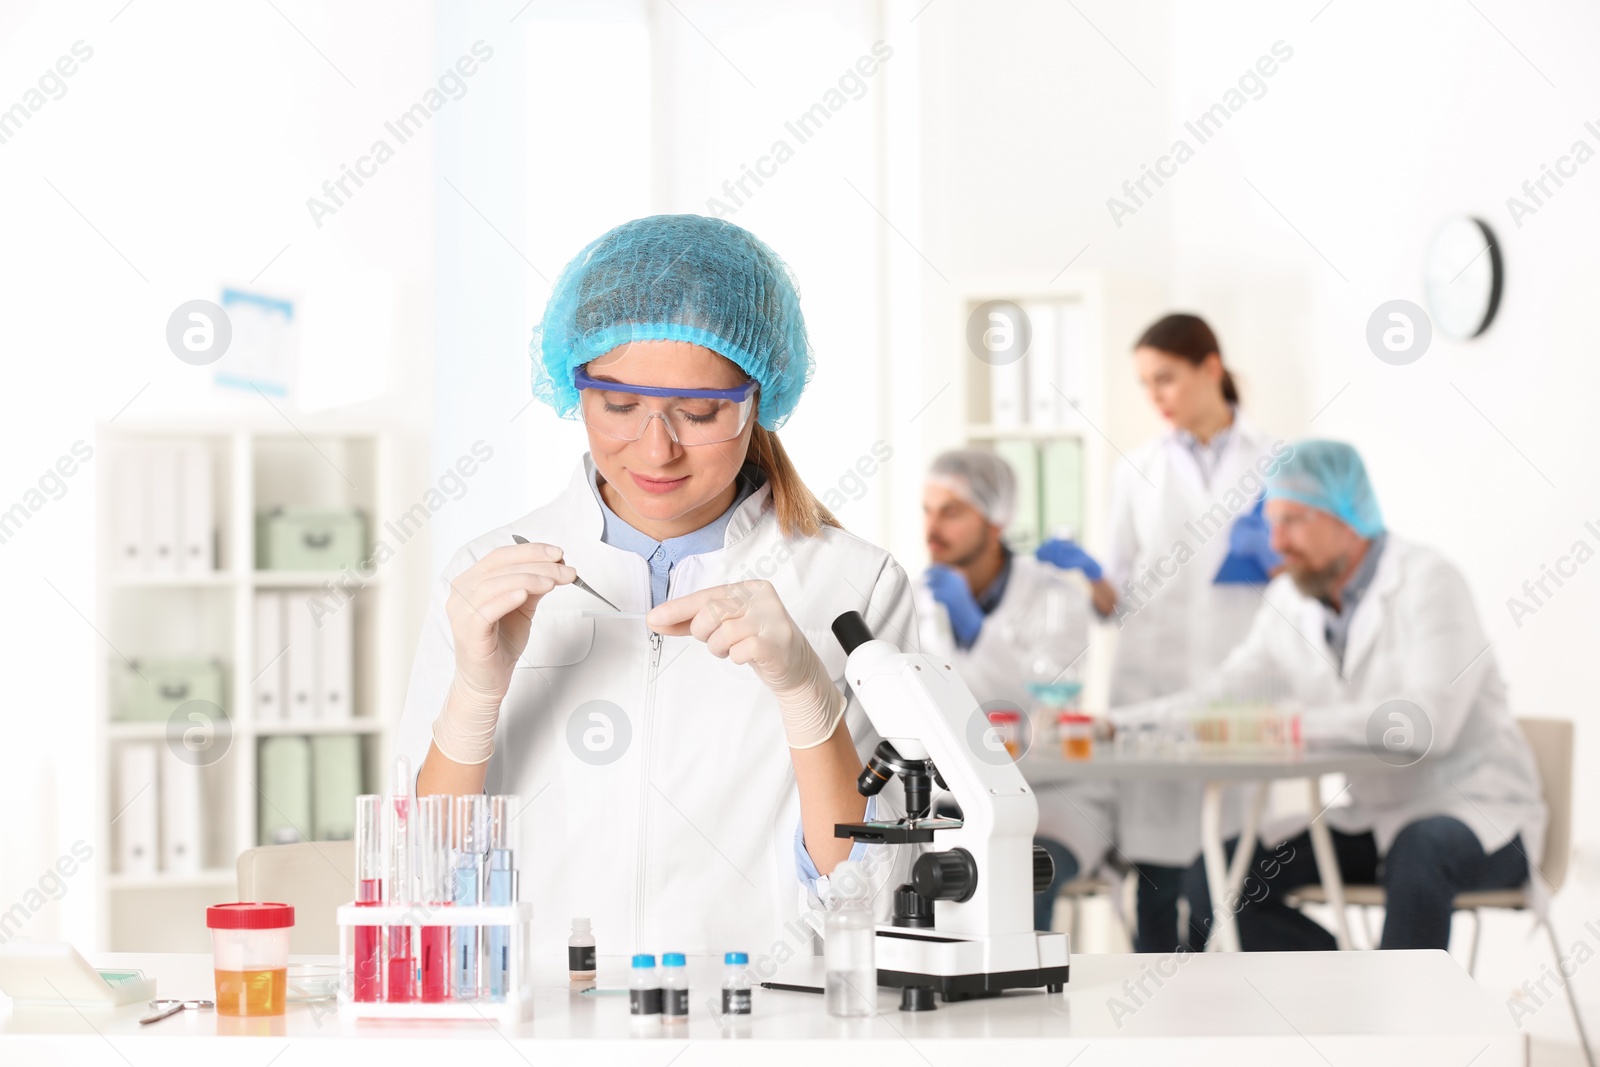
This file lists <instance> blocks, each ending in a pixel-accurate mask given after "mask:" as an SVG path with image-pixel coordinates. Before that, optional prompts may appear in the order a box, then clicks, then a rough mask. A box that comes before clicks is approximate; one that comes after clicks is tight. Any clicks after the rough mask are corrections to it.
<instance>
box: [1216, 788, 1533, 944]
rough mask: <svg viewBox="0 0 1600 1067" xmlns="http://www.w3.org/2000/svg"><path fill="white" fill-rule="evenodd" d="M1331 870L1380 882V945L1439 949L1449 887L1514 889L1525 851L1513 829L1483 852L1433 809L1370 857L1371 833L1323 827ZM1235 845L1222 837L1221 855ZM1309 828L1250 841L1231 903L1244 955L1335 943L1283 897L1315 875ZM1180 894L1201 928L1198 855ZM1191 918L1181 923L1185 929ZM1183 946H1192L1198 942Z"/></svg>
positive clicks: (1524, 874)
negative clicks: (1328, 836)
mask: <svg viewBox="0 0 1600 1067" xmlns="http://www.w3.org/2000/svg"><path fill="white" fill-rule="evenodd" d="M1332 837H1333V851H1334V855H1335V856H1336V857H1337V859H1338V863H1339V874H1340V876H1341V877H1342V878H1343V879H1344V880H1345V881H1346V882H1348V883H1351V884H1357V885H1374V884H1376V885H1382V886H1383V889H1384V895H1385V898H1386V905H1385V915H1384V921H1383V940H1382V942H1381V943H1380V945H1379V947H1380V948H1441V949H1442V948H1448V947H1449V945H1450V918H1451V915H1452V914H1453V908H1452V902H1453V901H1454V900H1455V898H1456V894H1458V893H1468V892H1476V891H1479V890H1485V889H1515V888H1516V887H1517V886H1520V885H1522V884H1523V883H1524V882H1526V881H1527V880H1528V858H1527V856H1526V855H1524V854H1523V851H1522V838H1521V836H1520V835H1519V836H1517V837H1514V838H1512V839H1511V841H1510V842H1509V843H1508V844H1506V845H1504V846H1502V847H1501V848H1499V849H1497V850H1496V851H1495V852H1493V853H1486V852H1484V850H1483V846H1482V845H1480V844H1479V843H1478V837H1477V835H1476V834H1474V833H1473V832H1472V831H1471V830H1470V829H1468V828H1467V825H1466V824H1465V823H1463V822H1462V821H1461V820H1460V819H1457V818H1454V817H1453V816H1449V815H1434V816H1430V817H1429V818H1426V819H1418V820H1417V821H1416V822H1414V823H1410V824H1408V825H1407V826H1405V827H1404V828H1403V829H1402V830H1401V831H1400V833H1399V834H1397V835H1396V836H1395V839H1394V843H1393V844H1392V845H1390V846H1389V851H1388V853H1387V854H1386V855H1384V856H1382V857H1379V855H1378V843H1377V841H1376V840H1375V839H1374V838H1373V836H1372V834H1371V833H1360V834H1344V833H1340V832H1339V831H1337V830H1334V831H1333V832H1332ZM1237 845H1238V838H1234V839H1233V840H1232V841H1229V842H1228V843H1227V844H1226V846H1225V849H1226V851H1227V853H1228V855H1229V856H1230V857H1231V856H1232V855H1233V850H1234V848H1235V847H1237ZM1320 880H1321V878H1320V876H1319V874H1318V872H1317V861H1316V857H1315V856H1314V855H1313V854H1312V851H1311V835H1310V833H1303V834H1301V835H1300V836H1298V837H1292V838H1290V839H1289V840H1287V841H1285V842H1283V843H1282V844H1281V845H1278V846H1277V847H1276V848H1273V849H1268V848H1266V847H1264V846H1262V845H1259V844H1258V845H1257V846H1256V854H1255V856H1254V857H1253V862H1252V863H1251V865H1250V873H1249V874H1247V875H1245V880H1244V886H1243V887H1242V889H1241V893H1240V901H1239V906H1238V925H1239V945H1240V947H1241V948H1243V949H1244V950H1245V951H1247V952H1284V951H1315V950H1326V949H1334V948H1337V947H1338V946H1337V944H1336V943H1335V942H1334V937H1333V935H1332V934H1331V933H1329V932H1328V931H1327V929H1326V928H1325V927H1323V926H1322V925H1321V924H1320V923H1318V922H1316V921H1315V920H1314V919H1312V918H1311V917H1310V916H1309V915H1306V914H1305V913H1304V912H1302V911H1300V910H1299V909H1298V908H1291V907H1290V906H1289V905H1288V904H1286V903H1284V896H1285V894H1286V893H1287V892H1288V891H1289V890H1291V889H1297V888H1299V887H1300V886H1304V885H1311V884H1313V883H1315V882H1318V881H1320ZM1184 892H1185V894H1186V895H1187V896H1188V898H1189V902H1190V906H1191V908H1192V909H1193V911H1194V914H1195V915H1197V916H1201V917H1202V924H1201V925H1202V930H1203V931H1209V929H1210V926H1211V894H1210V891H1209V889H1208V887H1207V885H1206V874H1205V864H1204V861H1197V862H1196V863H1195V864H1194V865H1193V866H1192V867H1190V868H1189V870H1188V872H1187V873H1186V874H1185V875H1184ZM1192 927H1193V924H1191V928H1192ZM1190 940H1191V947H1193V948H1194V949H1195V950H1196V951H1200V950H1202V949H1203V948H1204V947H1205V942H1204V941H1203V940H1202V941H1201V942H1200V943H1199V944H1194V943H1193V942H1194V936H1193V934H1191V938H1190Z"/></svg>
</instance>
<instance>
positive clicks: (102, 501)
mask: <svg viewBox="0 0 1600 1067" xmlns="http://www.w3.org/2000/svg"><path fill="white" fill-rule="evenodd" d="M398 440H399V434H398V432H397V431H396V430H395V429H394V428H392V427H387V426H384V425H381V424H377V423H374V422H372V421H360V422H354V421H343V420H334V419H319V418H316V417H312V416H296V417H295V419H294V424H293V425H290V424H289V423H287V422H285V421H284V420H282V419H280V420H278V421H276V422H275V423H264V422H263V423H249V424H245V423H241V422H240V421H238V420H235V421H228V422H224V421H203V420H201V421H178V420H167V421H163V422H161V423H158V424H144V425H140V424H137V423H132V422H131V420H127V421H124V422H119V423H118V424H116V425H106V424H102V425H101V426H100V427H98V429H97V443H96V449H97V455H98V456H103V457H105V463H104V464H97V467H98V468H99V470H101V471H102V472H103V473H102V475H101V477H100V478H99V483H100V484H99V488H98V490H97V492H98V494H99V500H98V502H99V511H98V514H99V516H100V520H99V529H98V530H97V531H96V541H97V545H98V558H97V561H96V564H97V574H98V578H97V582H96V587H97V600H96V615H97V622H96V627H97V628H98V629H99V631H100V632H101V634H102V635H103V637H104V641H102V642H100V643H98V644H97V645H96V646H95V647H94V649H93V651H92V653H91V654H92V658H93V670H94V672H95V693H96V701H97V705H98V711H97V714H96V716H95V722H96V730H95V735H96V736H95V738H94V753H95V765H94V775H93V782H92V786H91V787H92V788H94V789H95V790H96V791H97V794H98V795H97V798H96V809H95V810H96V811H97V812H99V827H98V834H97V840H98V842H99V844H98V845H97V848H96V854H95V862H96V863H97V864H98V877H97V880H96V884H97V886H98V887H99V889H98V892H99V900H98V902H97V923H98V930H99V936H98V941H99V943H100V945H101V946H102V947H103V948H105V949H107V950H110V951H128V952H133V951H165V952H184V951H190V952H201V951H205V952H208V951H210V941H209V937H208V935H207V931H206V929H205V922H204V909H205V907H206V906H207V905H209V904H213V903H217V902H220V901H226V900H233V899H235V896H236V892H235V877H234V861H235V859H236V858H237V856H238V854H239V852H240V851H242V850H243V849H246V848H249V847H252V846H254V845H256V844H258V842H257V840H256V837H257V797H258V789H257V769H258V754H257V742H258V740H259V739H261V738H265V737H269V736H274V735H281V734H289V735H314V734H355V735H358V736H360V737H361V739H362V742H361V756H362V787H363V789H364V790H367V791H371V790H374V789H378V788H386V786H387V783H386V781H385V778H386V772H385V770H384V768H387V766H388V765H389V763H390V762H391V758H390V753H389V735H390V733H391V732H392V727H393V726H394V725H395V723H396V721H397V719H398V716H399V710H400V706H401V701H402V698H403V695H404V687H405V684H406V677H407V665H406V664H404V663H402V662H401V656H400V652H399V650H400V649H401V648H402V647H404V646H403V637H404V635H403V634H401V633H399V632H398V622H397V620H399V619H401V618H403V617H405V612H404V611H402V610H399V609H400V608H401V607H402V604H403V602H402V600H401V597H402V594H403V586H404V580H403V579H404V574H403V569H402V568H401V567H399V566H394V567H392V568H391V567H383V566H380V567H379V568H378V570H377V574H376V576H375V578H374V580H372V581H368V582H366V583H365V584H364V585H363V586H362V587H361V588H360V589H359V590H358V591H356V592H355V593H354V597H353V602H352V603H351V604H350V605H348V609H349V610H353V612H354V616H353V618H354V620H355V621H354V627H355V629H354V639H355V645H354V657H355V664H354V667H355V675H354V686H353V698H354V699H353V713H354V714H353V718H352V719H350V720H349V721H344V722H337V721H334V722H257V721H256V719H255V716H254V713H253V711H254V708H253V705H254V699H253V692H252V683H253V680H254V678H255V676H256V675H257V674H258V673H259V671H260V669H261V666H263V665H261V664H256V663H255V662H254V660H255V658H256V657H255V634H254V622H255V612H254V596H255V592H256V590H258V589H306V590H308V591H315V590H323V589H324V583H325V582H328V581H330V580H334V581H335V582H336V585H337V579H338V577H339V576H338V575H337V574H336V573H320V572H310V573H308V572H285V571H258V570H256V569H255V559H256V552H255V518H256V514H257V513H258V512H260V511H265V510H269V509H271V508H272V507H275V506H279V505H295V504H298V505H316V506H329V507H331V506H344V505H350V506H355V507H358V508H360V509H361V510H362V511H363V512H364V513H365V516H366V522H367V541H368V550H369V551H370V549H371V546H372V543H373V539H374V537H375V536H378V534H376V533H375V531H376V530H377V527H378V524H379V523H381V522H382V521H383V519H384V518H386V517H389V516H392V515H393V514H395V513H396V509H395V502H396V500H397V499H398V497H397V493H396V484H397V483H396V457H397V455H398V453H397V441H398ZM192 442H201V443H203V444H204V445H205V446H206V447H207V449H208V450H209V451H210V453H211V458H212V480H213V484H212V493H213V500H214V514H213V522H214V527H215V532H216V542H215V569H214V570H213V571H210V572H206V573H201V574H186V575H173V576H149V575H129V574H126V573H121V572H120V571H119V568H118V567H117V566H116V565H115V563H116V561H115V559H114V558H113V557H114V552H113V548H114V545H113V540H114V535H113V531H114V529H115V523H116V499H115V496H116V492H115V490H116V487H115V485H114V484H112V483H113V481H114V479H115V478H116V476H117V475H116V472H117V471H118V469H119V461H120V459H121V458H122V453H123V451H124V450H125V449H126V448H128V447H129V446H132V445H136V444H154V443H166V444H183V443H192ZM170 655H203V656H214V657H216V658H218V659H220V660H221V661H222V663H223V664H224V678H225V691H226V693H227V707H226V709H225V710H226V712H227V716H228V720H229V724H230V729H231V742H230V745H229V748H228V749H227V751H226V753H225V754H224V755H223V756H222V757H221V758H220V759H218V760H217V761H216V762H215V763H212V764H210V765H208V766H206V767H204V768H203V769H202V774H201V782H202V790H203V793H202V796H203V803H204V809H205V810H204V812H203V813H202V818H203V825H204V843H203V852H202V864H201V869H200V870H199V871H198V872H167V871H160V872H157V873H154V874H130V873H124V872H120V871H118V870H117V869H116V864H117V860H116V851H117V850H116V847H115V841H116V827H115V826H113V825H112V821H113V819H114V818H115V817H116V815H117V812H116V810H115V806H114V805H115V802H116V790H115V789H114V788H113V775H114V773H115V768H116V749H117V746H119V745H121V744H124V743H126V742H129V741H149V740H157V741H159V740H161V739H163V738H165V737H166V724H165V723H163V722H118V721H115V719H114V717H113V716H114V713H115V707H114V701H115V700H116V692H115V687H114V686H113V684H112V683H113V677H114V672H115V670H116V669H118V668H119V667H120V665H121V657H122V656H127V657H129V658H130V659H137V658H138V657H140V656H170Z"/></svg>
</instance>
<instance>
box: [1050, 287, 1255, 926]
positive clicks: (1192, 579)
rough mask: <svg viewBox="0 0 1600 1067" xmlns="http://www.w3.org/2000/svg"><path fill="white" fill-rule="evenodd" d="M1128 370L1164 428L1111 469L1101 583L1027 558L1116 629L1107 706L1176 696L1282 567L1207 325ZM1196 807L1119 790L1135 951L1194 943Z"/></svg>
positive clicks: (1159, 335)
mask: <svg viewBox="0 0 1600 1067" xmlns="http://www.w3.org/2000/svg"><path fill="white" fill-rule="evenodd" d="M1133 362H1134V368H1135V370H1136V372H1137V373H1138V376H1139V381H1140V384H1142V385H1143V386H1144V390H1145V393H1146V395H1148V396H1149V398H1150V402H1151V404H1153V405H1155V408H1156V410H1157V411H1159V412H1160V413H1161V417H1162V418H1163V419H1165V420H1166V421H1167V422H1168V423H1170V424H1171V426H1172V429H1171V431H1170V432H1168V433H1165V434H1163V435H1162V436H1161V437H1159V438H1157V439H1156V440H1154V441H1151V442H1149V443H1148V444H1146V445H1144V446H1143V447H1141V448H1139V449H1136V450H1134V451H1132V452H1130V453H1129V454H1128V456H1127V462H1126V463H1122V464H1119V465H1118V467H1117V471H1116V476H1115V479H1114V481H1113V484H1112V498H1111V525H1110V537H1109V539H1108V547H1107V555H1106V562H1105V567H1104V569H1103V573H1102V568H1101V567H1100V566H1099V565H1098V564H1097V563H1096V562H1095V561H1094V560H1093V559H1091V558H1090V557H1089V556H1088V555H1087V554H1086V553H1084V551H1083V550H1082V549H1081V548H1079V547H1078V546H1077V545H1075V544H1073V543H1071V542H1070V541H1050V542H1046V543H1045V544H1044V545H1041V546H1040V547H1039V549H1038V553H1037V554H1038V556H1039V558H1040V559H1043V560H1046V561H1048V562H1051V563H1054V564H1056V565H1057V566H1060V567H1066V568H1069V569H1070V568H1076V569H1081V570H1083V571H1084V574H1085V576H1086V577H1088V578H1089V579H1090V580H1091V581H1092V582H1093V583H1094V585H1093V592H1094V601H1095V608H1096V610H1098V611H1099V612H1100V614H1101V615H1103V616H1110V617H1113V618H1114V619H1115V620H1116V622H1117V624H1118V627H1119V629H1120V633H1119V635H1118V638H1117V645H1116V652H1115V655H1114V658H1113V661H1112V674H1111V692H1110V703H1111V706H1112V707H1121V706H1123V705H1127V704H1133V703H1138V702H1140V701H1145V700H1151V699H1154V698H1156V697H1163V696H1168V695H1171V694H1173V693H1177V692H1179V691H1181V690H1183V689H1185V688H1187V687H1189V686H1192V685H1193V684H1194V683H1195V682H1197V681H1198V680H1199V679H1200V678H1202V677H1204V676H1205V675H1206V674H1208V673H1209V672H1210V671H1211V670H1213V669H1214V668H1216V667H1217V666H1218V665H1219V664H1221V663H1222V661H1223V659H1224V658H1225V657H1226V656H1227V654H1228V653H1229V652H1230V651H1232V649H1233V647H1234V646H1235V645H1237V644H1239V642H1240V641H1242V640H1243V639H1244V635H1245V633H1246V631H1247V630H1248V629H1249V627H1250V620H1251V619H1252V618H1253V617H1254V615H1255V612H1256V610H1257V609H1258V608H1260V607H1261V586H1262V585H1263V584H1264V583H1265V582H1266V581H1267V579H1268V578H1269V577H1270V576H1271V574H1272V572H1273V570H1274V569H1275V568H1277V567H1278V566H1280V564H1281V560H1279V559H1278V557H1277V555H1276V554H1275V553H1274V552H1273V551H1272V549H1271V546H1270V545H1269V543H1268V542H1269V540H1270V534H1269V531H1268V528H1267V524H1266V521H1265V520H1264V519H1263V518H1262V515H1261V493H1262V487H1263V485H1264V477H1263V476H1264V475H1265V473H1266V470H1267V468H1268V466H1269V465H1270V463H1271V462H1272V460H1273V458H1274V444H1273V441H1272V439H1271V438H1269V437H1268V436H1267V435H1266V434H1264V433H1262V432H1261V431H1260V430H1258V429H1256V427H1255V426H1253V425H1252V424H1251V423H1250V422H1249V421H1248V420H1247V419H1246V418H1245V417H1244V414H1243V413H1242V412H1241V411H1240V410H1239V390H1238V388H1237V387H1236V386H1235V385H1234V382H1233V375H1232V374H1231V373H1229V371H1228V369H1227V368H1226V367H1225V366H1223V363H1222V349H1221V346H1220V345H1219V344H1218V343H1217V338H1216V335H1215V334H1213V333H1212V332H1211V327H1209V326H1207V325H1206V323H1205V320H1203V319H1201V318H1200V317H1199V316H1196V315H1182V314H1178V315H1168V316H1166V317H1165V318H1163V319H1161V320H1159V321H1158V322H1156V323H1155V324H1154V325H1152V326H1151V327H1150V328H1149V329H1148V330H1146V331H1145V332H1144V335H1143V336H1142V337H1140V338H1139V341H1138V343H1137V344H1136V345H1135V346H1134V350H1133ZM1277 448H1278V449H1280V450H1282V449H1285V448H1286V446H1284V445H1282V444H1281V443H1280V444H1279V445H1278V446H1277ZM1199 801H1200V789H1199V787H1198V786H1197V785H1189V784H1184V783H1177V782H1148V783H1146V782H1141V783H1124V784H1123V785H1122V786H1121V787H1120V788H1119V789H1118V792H1117V835H1118V845H1119V847H1120V849H1121V851H1122V854H1123V855H1124V856H1125V857H1126V858H1127V859H1129V860H1130V861H1132V862H1133V863H1134V864H1135V865H1137V867H1138V868H1139V875H1140V877H1139V880H1138V903H1137V909H1136V914H1137V928H1138V933H1137V936H1136V937H1135V939H1134V947H1135V948H1136V949H1138V950H1139V951H1142V952H1170V951H1173V950H1175V949H1176V948H1177V947H1178V945H1179V944H1180V942H1185V941H1189V940H1192V939H1193V936H1194V934H1195V933H1199V932H1198V931H1195V932H1193V933H1191V937H1190V938H1185V937H1184V936H1182V935H1181V934H1180V932H1179V930H1178V897H1179V894H1180V890H1181V886H1182V877H1183V871H1184V869H1185V868H1187V867H1188V866H1189V864H1190V863H1191V862H1193V860H1194V858H1195V857H1196V856H1197V855H1198V854H1199V852H1200V827H1199V820H1198V815H1197V813H1198V812H1199V810H1200V803H1199ZM1235 817H1236V816H1235Z"/></svg>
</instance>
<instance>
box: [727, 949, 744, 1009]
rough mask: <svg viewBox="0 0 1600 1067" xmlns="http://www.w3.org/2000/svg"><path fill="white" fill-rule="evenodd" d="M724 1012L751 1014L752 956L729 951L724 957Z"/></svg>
mask: <svg viewBox="0 0 1600 1067" xmlns="http://www.w3.org/2000/svg"><path fill="white" fill-rule="evenodd" d="M722 962H723V964H724V967H723V971H722V1014H724V1015H749V1014H750V956H749V954H748V953H744V952H729V953H727V954H725V955H724V956H723V957H722Z"/></svg>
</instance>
